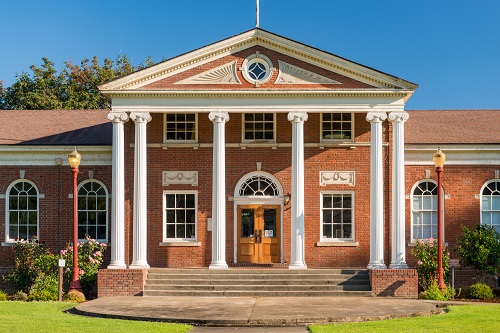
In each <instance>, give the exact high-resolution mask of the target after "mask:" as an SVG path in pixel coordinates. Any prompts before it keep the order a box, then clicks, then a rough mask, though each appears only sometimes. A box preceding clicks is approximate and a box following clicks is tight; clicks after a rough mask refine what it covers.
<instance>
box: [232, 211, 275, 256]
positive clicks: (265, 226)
mask: <svg viewBox="0 0 500 333" xmlns="http://www.w3.org/2000/svg"><path fill="white" fill-rule="evenodd" d="M237 232H238V234H237V235H238V262H240V263H259V264H260V263H279V262H280V260H281V256H280V254H281V253H280V250H281V206H279V205H239V206H238V231H237Z"/></svg>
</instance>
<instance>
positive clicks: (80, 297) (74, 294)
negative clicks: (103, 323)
mask: <svg viewBox="0 0 500 333" xmlns="http://www.w3.org/2000/svg"><path fill="white" fill-rule="evenodd" d="M63 300H64V301H66V302H73V303H82V302H85V295H84V294H83V293H81V292H79V291H78V290H70V291H69V292H68V293H67V294H65V295H64V297H63Z"/></svg>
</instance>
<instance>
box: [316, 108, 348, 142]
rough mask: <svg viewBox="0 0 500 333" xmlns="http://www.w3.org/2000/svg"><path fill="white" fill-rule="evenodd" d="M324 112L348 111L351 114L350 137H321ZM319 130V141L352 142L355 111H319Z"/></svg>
mask: <svg viewBox="0 0 500 333" xmlns="http://www.w3.org/2000/svg"><path fill="white" fill-rule="evenodd" d="M325 113H330V114H334V113H349V114H350V115H351V138H350V139H342V138H338V139H325V138H323V114H325ZM320 115H321V116H320V121H319V122H320V132H319V140H320V142H354V129H355V128H354V125H355V124H354V120H355V117H354V116H355V113H354V112H321V113H320Z"/></svg>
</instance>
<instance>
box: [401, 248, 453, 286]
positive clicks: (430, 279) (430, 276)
mask: <svg viewBox="0 0 500 333" xmlns="http://www.w3.org/2000/svg"><path fill="white" fill-rule="evenodd" d="M437 245H438V244H437V240H436V239H434V238H426V239H420V240H417V241H416V242H415V247H414V248H412V249H411V251H410V253H411V255H412V256H413V257H414V258H415V259H417V260H418V261H417V271H418V283H419V284H420V286H421V287H422V288H423V289H424V290H427V289H429V287H430V286H431V285H432V283H434V282H435V281H437V276H438V271H437V266H438V265H437V254H438V251H437V249H438V246H437ZM449 259H450V252H449V251H448V249H447V248H446V246H443V270H444V279H445V282H447V281H448V272H449V267H448V260H449Z"/></svg>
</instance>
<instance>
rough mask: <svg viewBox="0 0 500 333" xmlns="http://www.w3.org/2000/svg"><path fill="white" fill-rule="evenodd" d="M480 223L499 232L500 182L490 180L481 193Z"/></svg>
mask: <svg viewBox="0 0 500 333" xmlns="http://www.w3.org/2000/svg"><path fill="white" fill-rule="evenodd" d="M481 223H482V224H486V225H489V226H492V227H494V228H495V229H496V230H497V231H498V232H500V181H499V180H491V181H489V182H487V183H486V184H484V186H483V190H482V191H481Z"/></svg>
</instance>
